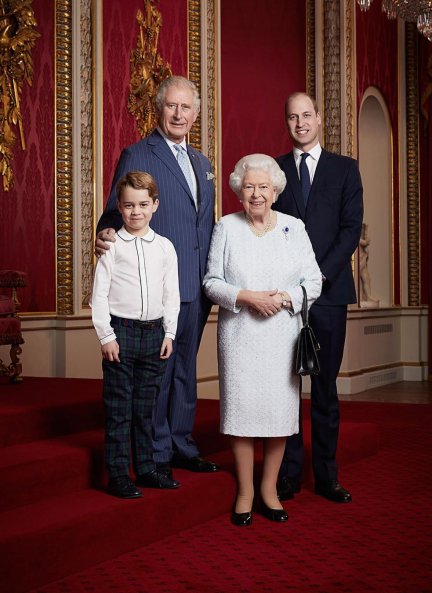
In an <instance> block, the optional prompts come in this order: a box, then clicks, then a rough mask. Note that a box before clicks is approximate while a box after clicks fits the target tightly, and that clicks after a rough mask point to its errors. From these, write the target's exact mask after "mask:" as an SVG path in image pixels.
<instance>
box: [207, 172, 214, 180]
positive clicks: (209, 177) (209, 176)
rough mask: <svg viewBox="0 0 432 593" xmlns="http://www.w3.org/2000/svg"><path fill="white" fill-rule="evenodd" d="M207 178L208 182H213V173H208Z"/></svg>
mask: <svg viewBox="0 0 432 593" xmlns="http://www.w3.org/2000/svg"><path fill="white" fill-rule="evenodd" d="M206 178H207V181H211V180H212V179H214V175H213V173H212V172H211V171H207V172H206Z"/></svg>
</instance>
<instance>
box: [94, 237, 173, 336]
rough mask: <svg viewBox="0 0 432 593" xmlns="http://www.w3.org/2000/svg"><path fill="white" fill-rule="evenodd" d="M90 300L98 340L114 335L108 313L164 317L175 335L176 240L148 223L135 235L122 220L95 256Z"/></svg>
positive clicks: (140, 317)
mask: <svg viewBox="0 0 432 593" xmlns="http://www.w3.org/2000/svg"><path fill="white" fill-rule="evenodd" d="M90 304H91V307H92V319H93V325H94V327H95V329H96V333H97V335H98V338H99V340H100V343H101V345H103V344H106V343H108V342H111V341H112V340H115V339H116V335H115V332H114V330H113V328H112V326H111V315H116V316H117V317H123V318H126V319H134V320H139V321H151V320H153V319H159V318H161V317H162V319H163V328H164V330H165V337H168V338H172V339H174V338H175V334H176V331H177V318H178V314H179V311H180V292H179V282H178V264H177V254H176V252H175V249H174V245H173V244H172V243H171V241H170V240H169V239H167V238H166V237H162V236H161V235H158V234H157V233H155V232H154V231H153V229H151V228H149V230H148V232H147V234H146V235H145V236H144V237H137V236H135V235H131V234H130V233H128V231H127V230H126V229H125V227H124V226H123V227H122V228H121V229H120V230H119V231H118V232H117V233H116V241H115V243H110V248H109V250H108V251H107V252H106V253H104V255H102V256H101V257H100V258H99V260H98V262H97V265H96V269H95V273H94V279H93V292H92V298H91V303H90Z"/></svg>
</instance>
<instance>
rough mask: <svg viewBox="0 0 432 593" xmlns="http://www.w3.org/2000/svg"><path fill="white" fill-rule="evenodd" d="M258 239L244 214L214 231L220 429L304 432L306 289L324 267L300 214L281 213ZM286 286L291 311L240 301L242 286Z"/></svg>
mask: <svg viewBox="0 0 432 593" xmlns="http://www.w3.org/2000/svg"><path fill="white" fill-rule="evenodd" d="M275 214H276V215H277V223H276V226H275V228H274V229H273V230H271V231H269V232H267V233H266V234H265V235H264V236H262V237H257V236H256V235H254V234H253V232H252V231H251V229H250V228H249V226H248V224H247V222H246V219H245V215H244V212H239V213H236V214H229V215H228V216H224V217H222V218H221V219H220V220H219V222H218V223H217V225H216V226H215V229H214V231H213V237H212V242H211V247H210V253H209V259H208V263H207V273H206V276H205V278H204V290H205V292H206V294H207V296H208V297H209V298H210V299H211V300H212V301H213V302H214V303H217V304H218V305H219V319H218V362H219V385H220V409H221V432H222V433H225V434H230V435H235V436H244V437H277V436H289V435H291V434H294V433H297V432H298V431H299V377H298V376H297V375H296V374H295V373H294V356H295V346H296V341H297V338H298V334H299V331H300V327H301V316H300V314H299V313H300V311H301V306H302V300H303V293H302V290H301V287H300V284H303V286H304V287H305V288H306V291H307V294H308V300H309V305H310V304H311V303H312V302H313V301H314V300H315V299H317V298H318V296H319V295H320V293H321V284H322V281H321V272H320V269H319V267H318V264H317V263H316V260H315V255H314V252H313V249H312V246H311V243H310V241H309V237H308V235H307V232H306V230H305V227H304V224H303V222H302V221H301V220H298V219H297V218H294V217H292V216H288V215H286V214H281V213H279V212H277V213H275ZM241 289H244V290H273V289H278V290H279V291H286V292H287V293H288V294H289V295H290V297H291V301H292V307H293V310H292V311H291V312H290V311H289V310H288V309H285V308H284V309H282V310H281V311H280V312H279V313H277V314H276V315H273V316H270V317H262V316H260V315H257V314H256V313H251V312H250V311H249V310H248V308H247V307H238V306H236V299H237V295H238V293H239V291H240V290H241Z"/></svg>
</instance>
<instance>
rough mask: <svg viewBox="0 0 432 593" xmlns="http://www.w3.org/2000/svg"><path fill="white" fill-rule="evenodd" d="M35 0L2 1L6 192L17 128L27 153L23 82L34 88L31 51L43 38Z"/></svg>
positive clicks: (1, 132)
mask: <svg viewBox="0 0 432 593" xmlns="http://www.w3.org/2000/svg"><path fill="white" fill-rule="evenodd" d="M31 3H32V0H0V173H1V174H2V175H3V189H4V190H5V191H9V190H10V189H11V188H12V186H13V180H14V173H13V169H12V159H13V148H14V145H15V140H16V135H15V132H14V131H13V128H14V126H18V130H19V135H20V138H21V147H22V149H23V150H25V149H26V143H25V138H24V130H23V125H22V115H21V108H20V96H21V92H22V87H23V82H24V80H25V81H26V82H27V83H28V84H29V85H30V86H31V84H32V81H33V60H32V57H31V49H32V48H33V47H34V45H35V43H36V39H37V38H38V37H40V34H39V33H38V32H37V30H36V26H37V23H36V19H35V17H34V14H33V9H32V8H31V6H30V4H31Z"/></svg>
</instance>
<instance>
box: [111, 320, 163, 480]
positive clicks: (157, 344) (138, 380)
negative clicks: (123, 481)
mask: <svg viewBox="0 0 432 593" xmlns="http://www.w3.org/2000/svg"><path fill="white" fill-rule="evenodd" d="M148 323H149V322H148ZM111 324H112V326H113V328H114V330H115V333H116V337H117V342H118V344H119V348H120V352H119V358H120V363H117V362H110V361H108V360H103V361H102V369H103V402H104V408H105V464H106V469H107V471H108V474H109V476H110V477H111V478H115V477H119V476H124V475H128V474H129V466H130V450H131V448H132V462H133V468H134V472H135V474H136V475H141V474H144V473H146V472H148V471H152V470H153V469H154V467H155V465H154V461H153V447H152V417H153V408H154V404H155V401H156V398H157V395H158V393H159V389H160V384H161V381H162V376H163V373H164V370H165V367H166V361H165V360H161V359H160V348H161V345H162V341H163V338H164V335H165V332H164V330H163V327H162V323H161V321H160V320H158V321H156V322H153V325H150V326H149V324H147V326H146V325H144V324H140V322H136V321H131V320H128V319H120V318H115V320H112V321H111Z"/></svg>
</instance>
